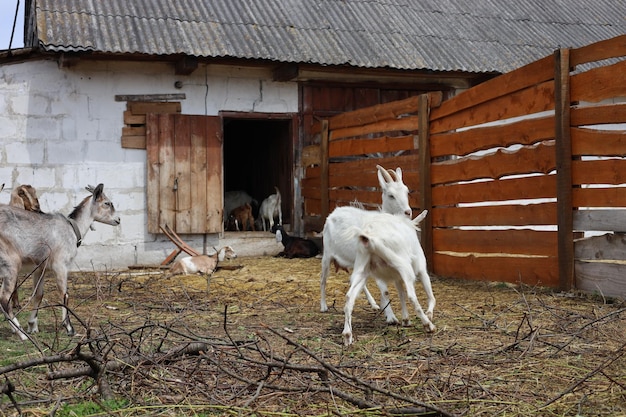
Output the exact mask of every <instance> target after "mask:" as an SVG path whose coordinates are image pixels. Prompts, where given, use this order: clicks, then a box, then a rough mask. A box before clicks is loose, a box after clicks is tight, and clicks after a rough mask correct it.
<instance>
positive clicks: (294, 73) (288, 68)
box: [272, 64, 300, 82]
mask: <svg viewBox="0 0 626 417" xmlns="http://www.w3.org/2000/svg"><path fill="white" fill-rule="evenodd" d="M299 73H300V67H299V66H298V65H297V64H285V65H279V66H278V67H276V68H274V70H273V71H272V77H273V78H274V81H283V82H284V81H291V80H293V79H295V78H297V77H298V74H299Z"/></svg>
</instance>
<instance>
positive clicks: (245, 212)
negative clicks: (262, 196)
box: [228, 203, 256, 232]
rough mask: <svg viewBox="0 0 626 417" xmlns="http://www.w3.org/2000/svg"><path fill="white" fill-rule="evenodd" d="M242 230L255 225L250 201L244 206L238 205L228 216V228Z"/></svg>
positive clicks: (253, 228) (252, 227)
mask: <svg viewBox="0 0 626 417" xmlns="http://www.w3.org/2000/svg"><path fill="white" fill-rule="evenodd" d="M233 229H234V230H237V231H239V230H241V231H244V232H245V231H246V230H248V229H252V231H255V230H256V229H255V227H254V216H253V215H252V206H251V205H250V203H245V204H244V205H242V206H239V207H236V208H235V209H233V210H232V211H231V212H230V215H229V216H228V230H233Z"/></svg>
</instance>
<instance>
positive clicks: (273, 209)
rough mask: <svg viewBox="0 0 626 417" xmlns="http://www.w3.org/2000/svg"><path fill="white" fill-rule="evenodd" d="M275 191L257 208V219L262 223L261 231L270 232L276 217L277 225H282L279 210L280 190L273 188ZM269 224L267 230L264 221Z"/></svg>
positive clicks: (281, 212)
mask: <svg viewBox="0 0 626 417" xmlns="http://www.w3.org/2000/svg"><path fill="white" fill-rule="evenodd" d="M274 189H276V194H272V195H270V196H268V197H267V198H266V199H265V200H263V202H262V203H261V207H260V208H259V218H260V219H261V221H262V222H263V231H264V232H265V231H267V230H272V227H273V226H274V217H276V216H278V224H283V211H282V209H281V204H282V202H281V197H280V190H279V189H278V187H274ZM266 220H267V222H268V223H269V229H266V228H265V225H266V223H265V221H266Z"/></svg>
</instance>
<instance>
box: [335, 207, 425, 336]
mask: <svg viewBox="0 0 626 417" xmlns="http://www.w3.org/2000/svg"><path fill="white" fill-rule="evenodd" d="M422 219H423V213H422V214H421V215H420V216H418V217H416V218H415V220H413V221H411V220H409V219H407V218H405V217H400V216H394V215H391V214H387V213H372V214H370V215H367V216H365V218H364V220H363V223H362V226H361V227H360V228H359V227H355V228H354V229H352V235H353V238H354V239H356V240H357V242H358V243H357V250H356V257H355V261H354V270H353V271H352V276H351V277H350V289H349V290H348V292H347V294H346V304H345V307H344V314H345V323H344V329H343V333H342V334H343V337H344V344H345V345H350V344H352V343H353V337H352V309H353V308H354V301H355V299H356V296H357V295H358V294H359V293H360V292H361V290H362V289H363V286H364V285H365V282H366V281H367V278H368V276H370V275H371V276H373V277H374V278H376V280H377V281H383V282H385V283H386V284H392V283H393V284H394V285H395V286H396V288H397V290H398V296H399V298H400V304H401V307H402V325H403V326H409V325H410V324H411V321H410V319H409V312H408V309H407V307H406V299H407V298H408V299H409V301H410V302H411V303H412V304H413V307H414V308H415V311H416V313H417V316H418V317H419V319H420V320H421V322H422V324H423V325H424V328H425V329H426V331H427V332H434V331H435V330H436V328H435V325H434V324H433V323H432V322H431V319H432V317H433V309H434V306H435V299H434V296H433V294H432V287H431V283H430V277H429V276H428V271H427V269H426V257H425V256H424V251H423V250H422V246H421V245H420V242H419V239H418V238H417V233H416V229H418V224H419V222H420V221H421V220H422ZM416 276H419V277H420V280H421V282H422V286H423V287H424V290H425V291H426V294H427V295H428V298H429V308H428V310H427V311H426V313H424V311H423V310H422V307H421V306H420V304H419V301H417V295H416V294H415V278H416ZM431 301H432V304H431Z"/></svg>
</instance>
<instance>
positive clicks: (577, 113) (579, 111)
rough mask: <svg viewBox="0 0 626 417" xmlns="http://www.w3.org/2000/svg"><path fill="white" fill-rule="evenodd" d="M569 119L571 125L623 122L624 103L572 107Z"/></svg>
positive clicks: (625, 116)
mask: <svg viewBox="0 0 626 417" xmlns="http://www.w3.org/2000/svg"><path fill="white" fill-rule="evenodd" d="M570 120H571V121H570V124H571V126H587V125H599V124H612V123H624V120H626V103H615V104H601V105H595V106H581V107H572V109H571V111H570Z"/></svg>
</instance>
